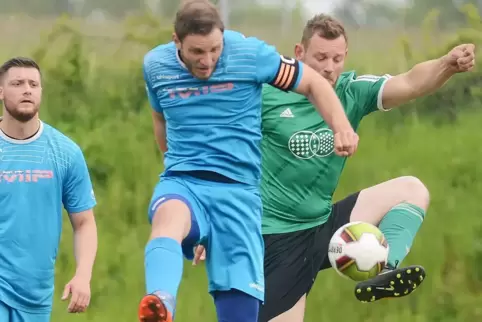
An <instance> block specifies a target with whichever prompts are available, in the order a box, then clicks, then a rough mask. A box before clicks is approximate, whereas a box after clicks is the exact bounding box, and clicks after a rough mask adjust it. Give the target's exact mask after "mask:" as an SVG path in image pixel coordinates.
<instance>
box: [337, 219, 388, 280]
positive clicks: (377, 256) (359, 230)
mask: <svg viewBox="0 0 482 322" xmlns="http://www.w3.org/2000/svg"><path fill="white" fill-rule="evenodd" d="M388 250H389V248H388V244H387V241H386V239H385V236H384V235H383V233H382V232H381V231H380V229H378V228H377V227H375V226H373V225H372V224H368V223H364V222H351V223H348V224H346V225H344V226H342V227H340V228H339V229H338V230H337V231H336V232H335V234H334V235H333V236H332V237H331V240H330V245H329V248H328V258H329V259H330V263H331V266H332V267H333V268H334V269H335V271H336V272H337V273H338V274H340V275H341V276H343V277H346V278H348V279H351V280H354V281H364V280H367V279H370V278H373V277H375V276H377V275H378V274H379V273H380V272H381V271H382V270H383V268H384V267H385V263H386V262H387V258H388Z"/></svg>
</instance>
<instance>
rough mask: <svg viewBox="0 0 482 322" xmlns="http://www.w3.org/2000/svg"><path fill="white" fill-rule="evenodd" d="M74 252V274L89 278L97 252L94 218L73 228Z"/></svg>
mask: <svg viewBox="0 0 482 322" xmlns="http://www.w3.org/2000/svg"><path fill="white" fill-rule="evenodd" d="M74 254H75V260H76V264H77V265H76V266H77V267H76V275H82V276H85V277H87V278H88V279H89V280H90V278H91V277H92V268H93V266H94V261H95V257H96V254H97V226H96V224H95V221H94V220H92V221H88V222H85V223H82V225H80V226H79V227H77V228H76V229H75V230H74Z"/></svg>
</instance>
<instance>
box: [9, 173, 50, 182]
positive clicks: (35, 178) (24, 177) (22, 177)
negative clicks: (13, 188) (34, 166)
mask: <svg viewBox="0 0 482 322" xmlns="http://www.w3.org/2000/svg"><path fill="white" fill-rule="evenodd" d="M53 177H54V173H53V171H51V170H15V171H1V172H0V183H14V182H33V183H36V182H39V181H40V180H46V179H52V178H53Z"/></svg>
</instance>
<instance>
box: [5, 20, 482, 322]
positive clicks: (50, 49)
mask: <svg viewBox="0 0 482 322" xmlns="http://www.w3.org/2000/svg"><path fill="white" fill-rule="evenodd" d="M1 20H2V19H0V21H1ZM141 20H142V19H141ZM20 21H23V22H24V26H25V27H26V28H25V30H24V31H23V32H21V35H20V34H19V35H16V37H10V38H8V37H7V38H5V39H3V42H4V44H5V43H8V42H9V41H10V43H11V45H7V46H3V45H2V50H0V58H7V57H9V56H12V55H17V54H18V53H23V54H25V53H28V54H30V53H33V54H34V55H35V57H36V58H38V59H39V60H40V62H41V64H42V67H43V68H44V75H45V76H44V77H45V78H44V80H45V83H44V90H45V93H44V103H43V106H42V110H41V116H42V118H43V119H44V120H45V121H47V122H48V123H50V124H52V125H54V126H56V127H57V128H59V129H60V130H62V131H64V132H65V133H66V134H68V135H69V136H71V137H72V138H73V139H75V140H76V141H77V142H78V143H79V144H80V145H81V146H82V148H83V150H84V153H85V156H86V159H87V162H88V164H89V167H90V170H91V174H92V177H93V181H94V185H95V190H96V194H97V198H98V201H99V205H98V207H97V208H96V210H95V211H96V215H97V223H98V229H99V252H98V257H97V261H96V265H95V270H94V276H93V280H92V301H91V306H90V308H89V310H88V312H87V313H85V314H79V315H69V314H67V313H66V307H67V305H66V303H62V302H60V300H59V299H60V296H61V292H62V289H63V286H64V285H65V283H67V282H68V281H69V280H70V278H71V277H72V274H73V272H74V267H75V262H74V257H73V252H72V249H73V248H72V232H71V229H70V227H69V223H68V220H67V217H65V221H64V226H65V227H64V233H63V236H62V240H61V245H60V251H59V256H58V259H57V266H56V272H57V274H56V293H55V303H54V310H53V315H52V321H55V322H64V321H73V322H75V321H78V322H86V321H91V322H131V321H135V320H136V310H137V304H138V301H139V299H140V297H141V296H142V295H143V293H144V270H143V260H144V256H143V254H144V246H145V243H146V241H147V238H148V234H149V229H150V227H149V225H148V222H147V205H148V202H149V199H150V197H151V193H152V189H153V187H154V185H155V183H156V181H157V180H158V177H157V176H158V174H159V173H160V171H161V170H162V156H161V155H160V153H159V152H158V151H157V148H156V144H155V141H154V137H153V134H152V129H151V120H150V115H149V107H148V105H147V100H146V97H145V93H144V88H143V83H142V75H141V69H140V66H141V61H142V54H143V53H144V52H145V51H146V50H147V48H148V46H147V47H146V46H142V45H139V44H138V43H137V44H135V46H134V47H131V46H130V45H131V44H127V43H125V42H124V41H123V40H122V37H123V35H124V29H123V28H122V25H119V24H117V23H111V24H109V25H107V27H105V28H100V27H99V26H90V27H88V28H87V27H85V28H86V29H82V32H80V34H79V33H77V32H73V33H70V32H65V30H64V29H66V28H65V27H66V26H71V22H68V23H67V24H64V25H60V27H59V25H53V24H52V21H49V20H46V21H41V22H38V21H36V20H33V19H27V18H24V20H20ZM8 23H9V22H8V21H5V20H3V21H2V22H1V24H2V27H1V28H2V30H10V31H11V32H12V33H16V32H17V29H12V28H13V27H12V26H15V25H17V26H18V22H17V24H12V23H11V22H10V25H9V26H10V27H8V28H10V29H7V27H6V26H7V24H8ZM142 23H143V25H142V26H141V27H143V28H145V29H142V30H155V31H157V33H152V35H153V36H152V37H151V39H148V40H147V43H148V44H155V43H159V42H162V41H166V40H167V39H168V36H169V33H168V32H167V33H166V32H164V33H162V32H161V31H159V25H155V24H154V25H152V24H150V23H149V20H148V19H144V20H142ZM73 25H74V26H77V27H79V26H85V25H84V24H82V23H81V22H75V23H74V24H73ZM27 26H28V28H27ZM52 26H53V31H54V33H55V32H56V31H58V30H59V29H62V28H64V29H62V30H63V31H61V32H60V37H58V38H57V39H54V41H49V42H45V40H43V39H41V40H40V41H39V38H38V36H39V35H40V32H39V31H40V30H44V28H47V29H48V28H50V27H52ZM131 28H132V27H131ZM67 29H68V28H67ZM47 31H48V30H47ZM263 33H264V34H268V33H269V30H267V29H264V32H263ZM144 34H151V33H149V32H145V31H144ZM295 34H296V35H295ZM387 34H389V33H388V31H366V30H365V31H363V30H359V31H354V32H352V33H351V36H350V54H349V61H348V65H349V66H348V67H349V68H357V69H359V70H362V71H363V72H367V71H368V72H371V73H386V72H392V73H393V72H397V71H401V70H405V69H406V68H408V66H409V65H410V64H412V63H413V62H411V61H407V60H406V59H405V58H404V57H405V53H404V51H402V50H401V48H402V47H401V46H400V42H398V41H395V40H393V39H394V38H395V37H393V36H392V37H391V42H390V44H389V45H388V44H386V39H387V37H388V35H387ZM10 35H11V33H10ZM85 35H90V36H93V37H87V38H86V37H85ZM104 36H105V37H106V38H109V39H110V40H111V41H109V42H108V44H107V45H105V41H103V39H104V38H102V37H104ZM270 37H272V38H273V39H272V40H271V42H273V43H279V44H280V46H282V48H283V50H282V51H284V52H289V51H290V50H291V46H288V44H292V43H294V42H295V41H296V40H297V37H298V33H297V32H296V33H295V32H293V35H289V36H286V37H285V39H284V40H283V41H280V39H275V38H274V36H273V34H272V33H271V36H270ZM440 37H443V38H445V37H446V35H440ZM13 39H16V40H18V39H22V41H16V42H15V43H16V44H18V46H17V47H14V46H13V43H14V42H13ZM52 39H53V38H50V40H52ZM419 40H420V41H419V42H418V43H417V42H415V45H412V47H411V49H413V48H418V49H424V48H425V47H424V46H422V45H420V43H422V44H423V37H419ZM384 42H385V43H384ZM441 45H443V44H441ZM38 46H40V47H38ZM132 48H134V49H132ZM130 49H132V51H131V50H130ZM429 49H431V50H432V51H433V48H429ZM422 52H423V51H422ZM422 58H425V57H422ZM417 59H420V57H418V56H417ZM477 75H480V74H477ZM454 84H458V82H454ZM460 86H462V85H460ZM464 86H465V85H464ZM464 90H465V88H462V87H461V88H458V91H464ZM433 104H435V106H439V105H440V106H441V108H443V105H444V104H443V102H440V101H439V102H437V103H433ZM474 104H476V105H475V106H476V108H475V109H472V112H465V113H460V117H459V119H458V120H457V121H456V122H455V123H452V124H445V125H437V126H436V125H434V124H433V123H432V122H430V117H429V118H419V117H418V114H413V117H412V118H407V117H402V115H401V114H400V113H397V112H396V111H394V112H392V113H388V114H385V113H384V114H382V113H378V114H375V115H373V116H369V117H368V118H367V119H366V120H365V121H364V122H363V123H362V125H361V130H360V136H361V141H360V148H359V151H358V153H357V155H356V156H355V157H353V158H352V159H350V160H349V162H348V165H347V168H346V170H345V172H344V174H343V176H342V180H341V182H340V186H339V188H338V190H337V192H336V196H335V199H340V198H342V197H344V196H346V195H347V194H349V193H351V192H353V191H356V190H359V189H363V188H364V187H368V186H371V185H373V184H376V183H379V182H382V181H384V180H388V179H390V178H393V177H397V176H401V175H414V176H417V177H419V178H420V179H421V180H422V181H423V182H425V184H426V185H427V186H428V188H429V189H430V192H431V200H432V203H431V207H430V209H429V212H428V215H427V219H426V221H425V223H424V225H423V227H422V229H421V231H420V233H419V235H418V236H417V238H416V241H415V244H414V247H413V249H412V252H411V254H410V255H409V257H408V258H407V260H406V262H405V263H404V264H410V263H417V264H422V265H424V266H425V267H426V268H427V270H428V276H427V280H426V282H425V283H424V285H423V287H421V288H420V289H419V290H418V291H417V292H416V293H415V294H414V295H413V296H410V297H408V298H404V299H400V300H396V301H387V302H380V303H378V302H377V303H373V304H365V305H363V304H360V303H358V302H357V301H356V300H355V298H354V296H353V286H354V284H353V283H351V282H349V281H347V280H344V279H342V278H341V277H339V276H338V275H336V273H335V272H333V271H326V272H323V273H322V274H320V275H319V278H318V280H317V282H316V285H315V287H314V289H313V292H312V293H311V295H310V297H309V299H308V310H307V316H306V319H305V321H307V322H318V321H336V320H342V319H343V320H349V321H360V322H372V321H373V322H406V321H414V322H467V321H481V320H482V311H481V310H480V303H482V293H480V289H481V287H482V273H481V270H480V267H481V266H482V248H481V244H482V237H480V236H481V232H482V224H481V222H482V221H481V220H480V209H481V208H480V205H479V201H480V196H481V195H482V183H481V179H482V167H481V166H480V164H479V162H480V161H479V158H480V157H481V156H482V145H480V135H479V132H480V130H479V126H480V124H482V113H481V112H480V111H479V108H480V105H477V104H480V101H475V100H472V99H471V98H468V99H467V101H461V102H459V104H458V105H460V106H462V107H463V106H469V105H470V106H472V105H474ZM435 115H436V113H435V114H434V116H435ZM177 312H178V313H177V319H176V321H177V322H183V321H184V322H191V321H198V320H202V321H215V320H216V319H215V315H214V307H213V304H212V299H211V298H210V296H209V295H208V294H207V280H206V275H205V270H204V267H203V266H200V267H192V266H191V264H190V263H189V262H186V263H185V270H184V279H183V282H182V284H181V288H180V292H179V300H178V310H177Z"/></svg>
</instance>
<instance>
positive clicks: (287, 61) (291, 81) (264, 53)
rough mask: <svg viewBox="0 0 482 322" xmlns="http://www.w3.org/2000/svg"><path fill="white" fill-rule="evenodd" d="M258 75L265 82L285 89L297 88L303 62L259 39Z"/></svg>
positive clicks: (261, 81)
mask: <svg viewBox="0 0 482 322" xmlns="http://www.w3.org/2000/svg"><path fill="white" fill-rule="evenodd" d="M256 59H257V61H256V64H257V66H256V67H257V77H258V81H259V82H260V83H263V84H269V85H272V86H274V87H276V88H278V89H280V90H283V91H290V90H292V89H295V88H296V87H297V86H298V84H299V82H300V79H301V77H302V74H303V64H301V63H299V62H298V61H297V60H296V59H294V58H290V57H286V56H283V55H281V54H280V53H278V51H277V50H276V48H275V47H274V46H271V45H268V44H266V43H265V42H263V41H259V48H258V52H257V57H256Z"/></svg>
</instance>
